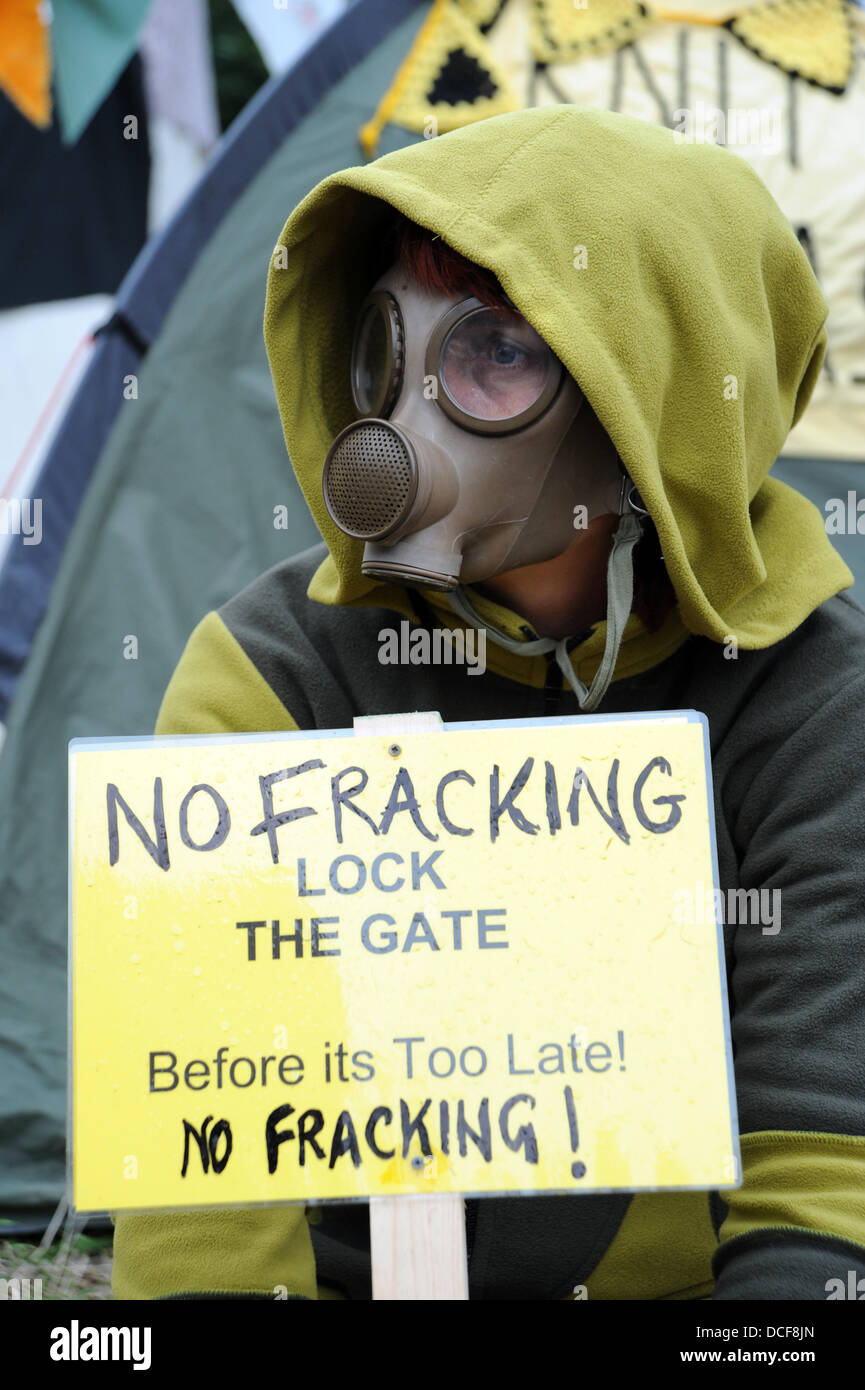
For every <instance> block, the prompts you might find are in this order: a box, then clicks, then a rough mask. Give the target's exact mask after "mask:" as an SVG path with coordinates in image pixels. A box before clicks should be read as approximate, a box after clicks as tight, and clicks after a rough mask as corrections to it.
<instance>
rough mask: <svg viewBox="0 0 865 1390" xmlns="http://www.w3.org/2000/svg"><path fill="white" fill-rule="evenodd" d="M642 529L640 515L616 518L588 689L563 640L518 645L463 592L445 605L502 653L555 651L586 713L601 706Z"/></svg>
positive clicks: (451, 596)
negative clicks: (600, 635)
mask: <svg viewBox="0 0 865 1390" xmlns="http://www.w3.org/2000/svg"><path fill="white" fill-rule="evenodd" d="M642 530H643V520H642V517H641V516H638V515H635V514H633V513H631V514H629V515H627V516H621V517H620V519H619V526H618V530H617V531H616V534H615V535H614V537H613V544H612V546H611V548H610V557H609V559H608V561H607V640H606V644H605V646H604V654H603V657H602V658H601V664H600V666H599V667H598V669H597V671H596V672H595V677H594V680H593V681H592V684H591V685H590V686H586V685H584V684H583V682H582V681H581V680H580V678H579V676H578V675H577V673H576V671H575V670H574V667H573V663H572V661H571V658H570V655H569V653H568V639H567V638H566V637H563V638H561V639H560V640H559V641H558V642H557V641H555V640H554V639H553V638H552V637H539V638H537V639H536V640H535V641H533V642H518V641H516V640H515V639H514V638H512V637H506V636H505V634H504V633H502V632H499V631H497V629H496V628H494V627H491V626H490V625H489V624H488V623H485V622H484V620H483V619H482V618H481V616H480V614H479V613H477V612H476V610H475V609H474V607H473V606H472V604H471V602H470V601H469V597H468V595H467V593H466V591H465V589H463V588H458V589H455V590H453V591H451V592H450V593H449V594H448V602H449V603H450V606H451V608H453V610H454V612H455V613H457V614H458V615H459V617H461V618H462V619H463V620H464V621H465V622H467V623H468V624H469V626H470V627H474V628H477V629H479V630H483V631H485V632H486V633H487V634H488V636H489V639H490V641H491V642H494V643H495V644H496V646H497V647H504V649H505V651H509V652H516V653H517V654H518V655H519V656H543V655H545V654H546V653H547V652H551V651H555V653H556V661H557V663H558V665H559V668H560V670H561V671H562V674H563V675H564V677H565V679H566V681H567V682H568V684H569V685H570V687H571V689H572V690H573V692H574V694H575V695H576V697H577V703H578V705H579V707H580V709H581V710H582V711H583V712H584V713H586V714H590V713H591V711H592V710H594V709H596V708H597V706H598V705H599V704H600V703H601V700H602V699H603V698H604V695H605V694H606V692H607V688H608V686H609V684H610V681H611V680H612V678H613V672H614V670H615V667H616V660H617V658H618V655H619V647H620V646H621V642H622V635H623V633H624V630H625V624H626V623H627V621H628V617H629V615H630V612H631V604H632V602H633V597H634V563H633V551H634V546H635V545H636V544H637V541H638V540H639V539H640V536H641V534H642Z"/></svg>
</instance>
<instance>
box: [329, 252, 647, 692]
mask: <svg viewBox="0 0 865 1390" xmlns="http://www.w3.org/2000/svg"><path fill="white" fill-rule="evenodd" d="M351 389H352V396H353V399H354V404H355V408H356V410H357V414H358V419H357V420H355V421H354V422H352V423H351V424H350V425H348V426H346V428H345V429H343V430H342V431H341V432H340V433H339V434H338V435H337V437H336V439H335V440H334V441H333V444H332V445H331V447H330V449H329V451H328V454H327V457H326V459H325V463H324V471H323V476H322V491H323V495H324V501H325V505H326V506H327V510H328V512H329V513H330V515H331V517H332V518H333V520H334V522H335V523H336V525H337V526H338V527H339V528H340V530H341V531H343V532H345V533H346V534H347V535H349V536H352V537H355V538H357V539H360V540H363V541H365V542H366V544H365V546H364V552H363V560H362V565H361V569H362V572H363V574H365V575H369V576H375V577H377V578H381V579H386V580H391V581H393V582H396V583H403V584H405V583H408V584H416V585H421V586H424V587H427V588H433V589H441V590H446V591H448V592H449V593H450V595H451V598H450V602H451V606H452V607H453V608H454V609H455V611H456V612H458V613H459V614H460V616H461V617H463V618H464V620H465V621H466V622H469V623H470V624H471V625H472V626H475V627H486V630H487V631H488V633H489V635H490V638H491V639H492V640H493V641H497V642H499V645H502V646H510V647H512V648H513V649H514V650H519V651H521V652H522V653H523V654H525V655H531V654H534V651H535V649H537V650H538V651H540V650H543V651H548V650H552V649H553V648H556V649H557V651H558V649H559V648H561V651H562V653H563V654H564V658H565V660H566V662H567V670H566V671H565V674H566V675H568V672H570V674H569V675H568V679H569V680H570V682H571V684H572V685H573V684H574V680H576V677H575V675H574V673H573V668H572V665H571V662H570V659H569V658H568V657H567V652H566V647H565V643H564V641H562V642H559V643H556V642H554V641H553V640H552V639H550V638H543V639H539V640H538V641H537V642H529V643H519V644H518V643H511V642H510V641H509V640H508V639H506V638H504V637H503V635H502V634H497V633H496V632H495V631H494V630H493V629H492V628H489V627H488V626H487V625H485V624H484V623H483V622H482V621H481V619H480V618H479V617H478V615H477V613H476V612H475V611H474V609H473V607H472V605H471V603H470V601H469V599H468V596H467V595H466V594H465V592H464V590H463V586H464V585H466V584H472V583H479V582H481V581H483V580H485V579H492V578H494V577H495V576H496V575H499V574H503V573H505V572H506V571H509V570H514V569H518V568H520V567H522V566H525V565H532V564H538V563H541V562H543V561H545V560H550V559H552V558H553V557H554V556H557V555H560V554H561V553H562V552H563V551H564V550H566V549H567V548H568V546H569V545H571V544H572V543H573V542H574V539H575V528H576V529H577V530H579V529H582V528H585V527H586V526H588V525H589V524H590V523H591V522H592V521H593V520H594V519H595V517H598V516H602V515H605V514H608V513H610V512H612V513H614V514H619V515H620V516H621V517H622V518H623V520H622V522H621V523H620V527H619V531H618V532H617V534H616V538H615V541H614V545H613V550H612V552H611V558H610V564H609V566H608V600H609V601H610V602H612V600H613V599H614V597H615V596H616V594H617V595H618V598H617V604H618V608H619V609H622V607H623V605H624V604H625V603H626V604H627V608H626V610H625V611H624V616H623V617H622V621H621V623H619V624H617V625H616V624H614V626H618V628H619V629H620V628H621V627H623V626H624V621H625V620H626V618H627V613H628V612H629V611H630V603H631V597H632V571H631V564H630V552H631V550H632V548H633V544H634V543H635V541H636V540H637V539H638V538H639V534H640V526H639V520H638V516H633V515H632V516H625V512H626V509H630V510H631V511H632V512H635V513H638V514H642V515H645V510H644V509H643V508H642V506H641V505H638V503H637V502H636V501H635V500H634V490H633V488H632V486H630V480H629V479H628V477H627V474H626V473H625V472H624V470H623V468H622V465H621V463H620V461H619V459H618V457H617V455H616V453H615V450H614V448H613V446H612V443H611V442H610V441H609V439H608V438H607V436H606V435H603V436H602V437H603V443H602V444H599V442H598V437H597V434H596V435H595V437H594V439H593V441H592V435H591V432H590V431H585V430H584V429H583V421H582V420H581V410H582V409H583V407H584V406H585V398H584V396H583V393H582V391H581V390H580V388H579V386H578V385H577V383H576V381H574V379H573V377H571V376H570V375H569V373H568V372H567V371H566V369H565V367H564V365H563V364H562V362H561V361H560V360H559V358H558V357H557V356H556V355H555V353H553V351H552V349H551V348H550V347H549V346H548V344H547V343H546V342H545V341H544V339H543V338H541V337H540V335H539V334H538V333H537V332H535V330H534V329H533V328H532V326H531V325H530V324H529V323H528V322H527V320H526V319H525V318H524V317H523V316H522V315H521V314H520V313H519V312H518V311H517V310H516V308H515V307H513V306H511V307H505V308H498V307H497V308H494V309H490V308H487V307H485V306H484V305H483V304H482V303H481V302H480V301H479V300H477V299H474V298H455V297H452V296H445V295H440V294H431V293H429V292H427V291H425V290H423V289H421V288H420V287H418V286H417V285H416V284H415V283H414V281H413V280H412V279H411V277H410V276H409V275H408V273H407V272H406V271H405V269H404V267H403V266H402V265H400V264H399V263H397V264H396V265H395V266H393V267H391V269H390V270H388V272H387V273H386V274H385V275H383V276H382V277H381V278H380V279H379V280H378V281H377V283H376V285H375V286H374V288H373V290H372V292H371V293H370V294H369V295H368V296H367V299H366V300H365V301H364V303H363V305H362V306H361V309H360V313H359V315H358V320H357V327H356V331H355V336H354V343H353V348H352V361H351ZM586 416H592V417H593V412H591V410H590V409H588V408H586V410H585V414H584V417H583V419H585V417H586ZM595 423H597V422H595ZM601 433H602V432H601ZM626 489H627V494H628V496H627V503H626ZM625 522H629V523H631V524H630V525H629V526H624V523H625ZM623 527H624V529H623ZM625 544H626V548H627V557H626V558H627V565H625V564H624V560H625V556H624V555H620V561H619V563H618V565H617V568H618V570H621V571H622V574H621V579H620V582H618V583H614V584H611V583H610V581H611V580H613V579H614V577H615V576H614V566H613V556H614V555H615V554H616V553H617V548H618V551H619V552H621V549H622V546H623V545H625ZM625 569H626V570H627V573H625ZM625 590H627V593H625V592H624V591H625ZM614 591H615V592H614ZM610 602H608V618H609V616H610V615H609V606H610ZM619 640H620V631H619ZM608 646H609V643H608ZM617 647H618V641H617V642H616V648H617ZM608 656H609V652H608V653H605V660H606V658H607V657H608ZM612 660H613V661H614V660H615V652H613V653H612ZM560 664H562V662H561V661H560ZM602 664H603V663H602ZM562 669H563V670H565V666H564V665H563V666H562ZM599 674H600V673H599ZM611 674H612V671H611V670H610V672H609V675H608V676H607V681H606V683H608V682H609V678H611ZM596 684H597V682H594V683H593V689H594V687H595V686H596ZM577 685H579V687H580V690H582V691H583V692H585V693H588V692H586V687H585V686H583V685H582V683H581V682H577ZM574 688H575V689H576V686H575V687H574ZM604 688H606V686H605V687H604ZM578 697H579V691H578ZM599 698H600V696H598V699H599ZM595 703H597V700H595ZM581 704H582V701H581ZM584 707H586V708H588V707H589V706H587V705H586V706H584Z"/></svg>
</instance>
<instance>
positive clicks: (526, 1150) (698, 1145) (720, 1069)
mask: <svg viewBox="0 0 865 1390" xmlns="http://www.w3.org/2000/svg"><path fill="white" fill-rule="evenodd" d="M715 860H716V856H715V848H714V833H713V808H712V796H711V783H710V773H709V761H708V739H707V731H706V727H705V720H704V719H703V717H702V716H701V715H697V714H694V713H693V712H685V713H676V714H666V715H664V716H655V717H653V716H651V715H646V716H643V715H640V716H635V715H626V716H619V717H618V718H606V717H597V716H593V717H581V718H576V719H573V720H571V719H558V720H556V721H554V722H551V723H543V722H540V723H538V722H534V721H528V720H527V721H519V720H518V721H514V720H509V721H497V722H495V721H494V722H489V723H478V724H451V725H444V726H443V728H442V731H441V732H440V733H423V734H420V733H412V734H400V735H398V736H391V737H388V736H383V735H376V736H352V735H351V732H350V731H348V730H339V731H333V732H330V733H327V732H326V733H322V732H320V731H317V732H316V733H314V734H305V733H301V734H273V735H258V734H256V735H231V736H229V735H226V736H224V737H223V736H204V737H172V738H147V739H144V738H138V739H102V740H98V739H97V740H81V739H76V740H73V742H72V744H71V745H70V919H71V926H72V940H71V952H70V956H71V963H72V964H71V968H72V990H71V996H72V1027H71V1043H72V1047H71V1060H72V1068H71V1070H72V1119H73V1143H72V1154H73V1158H74V1164H73V1169H74V1173H73V1182H72V1199H73V1204H74V1206H75V1207H76V1208H77V1209H78V1210H83V1211H86V1210H95V1209H104V1208H111V1209H133V1210H135V1209H139V1210H143V1209H149V1208H158V1207H172V1206H178V1207H179V1206H189V1207H195V1206H215V1205H238V1204H243V1203H247V1202H278V1201H291V1200H295V1201H301V1200H310V1199H324V1200H327V1199H331V1198H343V1197H352V1196H355V1197H357V1196H365V1195H371V1194H385V1195H395V1194H399V1193H411V1192H427V1193H429V1192H466V1193H484V1192H499V1193H501V1192H513V1193H518V1192H528V1191H531V1192H578V1191H597V1190H599V1189H604V1190H608V1189H626V1190H644V1189H655V1188H664V1187H705V1188H719V1187H729V1186H733V1185H735V1184H736V1182H737V1181H738V1175H739V1157H738V1138H737V1132H736V1119H735V1096H734V1090H733V1084H732V1073H731V1061H730V1042H729V1024H728V1017H727V1006H726V987H725V975H724V963H723V954H722V946H721V935H720V927H719V926H718V923H717V922H716V921H715V920H714V918H713V917H712V918H710V919H709V920H708V921H704V922H703V923H702V924H701V925H694V917H693V915H691V916H687V915H686V914H682V913H681V912H677V910H676V904H677V902H679V901H680V899H681V894H682V892H683V891H687V890H688V889H689V888H693V887H694V885H696V884H700V885H715V887H717V867H716V862H715ZM698 920H699V919H698Z"/></svg>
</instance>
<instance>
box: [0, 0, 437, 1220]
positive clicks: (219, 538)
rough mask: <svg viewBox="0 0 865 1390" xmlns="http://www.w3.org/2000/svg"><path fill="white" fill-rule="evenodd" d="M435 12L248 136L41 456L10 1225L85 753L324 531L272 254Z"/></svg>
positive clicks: (28, 554)
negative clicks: (74, 781)
mask: <svg viewBox="0 0 865 1390" xmlns="http://www.w3.org/2000/svg"><path fill="white" fill-rule="evenodd" d="M422 20H423V9H422V8H418V7H417V6H416V5H415V4H414V3H413V0H360V3H359V4H357V5H355V6H354V7H353V8H352V9H351V10H349V11H348V12H347V13H345V14H344V15H343V16H342V17H341V18H340V19H339V20H338V21H337V23H336V24H335V25H334V26H333V27H332V28H331V29H329V30H328V31H327V32H326V33H325V34H324V35H323V36H322V37H321V39H320V40H319V41H318V42H317V43H316V44H315V45H314V46H313V47H312V49H310V50H308V51H307V53H306V54H305V55H304V57H303V58H302V59H301V61H300V63H299V64H298V65H297V66H296V67H295V68H294V69H293V70H292V71H290V72H289V73H287V74H286V75H285V76H284V77H282V78H280V79H274V80H273V81H272V82H271V83H269V84H268V85H267V86H266V87H264V88H263V89H262V90H261V91H260V92H259V93H258V94H257V96H256V97H255V99H254V100H253V101H252V102H251V103H250V105H249V106H248V107H247V109H246V110H245V111H244V113H243V115H242V116H241V117H240V118H239V120H238V121H236V122H235V123H234V125H233V126H232V127H231V130H230V131H229V132H228V134H227V136H226V138H225V140H224V141H223V142H222V144H221V145H220V146H219V147H218V149H217V152H216V154H215V156H214V158H213V160H212V162H211V163H210V165H209V166H208V167H207V169H206V170H205V173H204V176H203V178H202V180H201V183H200V184H199V185H198V187H197V188H196V190H195V191H194V193H193V194H192V195H191V196H190V198H189V199H188V201H187V202H186V204H185V205H184V206H183V207H182V208H181V209H180V211H179V212H178V214H177V215H176V216H175V218H174V220H173V222H172V223H171V224H170V225H169V226H168V227H167V228H166V230H165V231H164V233H163V234H162V235H161V236H160V237H159V238H158V239H157V240H156V241H155V242H152V243H149V244H148V246H147V247H146V248H145V250H144V251H143V252H142V254H141V256H140V257H139V259H138V261H137V262H136V263H135V265H134V266H133V268H132V270H131V272H130V273H129V275H128V276H127V279H126V281H125V282H124V284H123V286H122V287H121V290H120V292H119V293H118V296H117V301H116V306H115V311H114V313H113V315H112V317H111V320H110V321H109V322H108V323H107V324H106V325H105V326H104V327H103V329H102V330H101V332H100V334H99V345H98V347H97V349H96V351H95V352H94V353H93V355H92V357H91V360H90V363H89V366H88V370H87V373H86V375H85V377H84V379H83V381H82V383H81V385H80V387H79V390H78V393H77V395H76V397H75V399H74V401H73V403H72V406H71V407H70V410H69V413H68V415H67V417H66V419H65V421H64V424H63V426H62V428H61V430H60V432H59V435H58V437H57V439H56V441H55V443H54V446H53V447H52V449H51V451H50V453H49V454H48V456H47V458H46V460H45V464H44V467H43V472H42V475H41V478H40V480H39V483H38V491H39V495H40V496H41V497H42V498H43V499H44V505H43V513H42V526H43V535H42V542H41V544H40V545H38V546H34V545H30V546H28V545H24V544H23V543H19V544H13V545H12V546H11V547H10V550H9V552H8V556H7V560H6V563H5V566H4V569H3V572H2V574H0V605H2V608H0V700H2V703H3V708H4V709H6V708H9V704H10V701H11V696H12V694H13V691H14V694H15V699H14V703H12V704H11V708H9V713H8V723H7V732H6V740H5V743H4V746H3V750H2V756H0V950H2V952H3V957H4V968H3V969H2V971H0V1053H2V1057H3V1082H2V1086H0V1212H2V1213H3V1214H4V1215H8V1216H14V1217H15V1218H16V1219H18V1220H20V1221H23V1220H24V1219H26V1218H29V1217H32V1218H33V1219H37V1218H38V1217H40V1216H42V1215H44V1214H45V1213H46V1212H47V1211H48V1210H49V1209H50V1208H53V1207H54V1206H55V1204H56V1202H57V1199H58V1195H59V1193H60V1190H61V1188H62V1184H63V1177H64V1167H65V1116H66V906H65V904H66V755H67V744H68V741H69V739H70V738H74V737H77V736H79V735H84V734H88V735H92V734H97V733H99V734H112V733H124V734H130V733H150V732H152V729H153V724H154V721H155V717H156V712H157V708H158V704H159V700H160V697H161V693H162V691H163V690H164V688H165V685H166V683H167V681H168V678H169V676H170V674H171V671H172V669H173V667H174V665H175V664H176V662H177V660H178V658H179V656H180V653H181V651H182V649H183V646H184V643H185V641H186V638H187V637H188V635H189V633H190V631H191V630H192V628H193V627H194V626H195V624H196V623H197V622H198V620H199V618H201V617H202V615H203V614H204V613H205V612H206V611H207V610H208V609H211V608H214V607H217V606H219V604H221V603H223V602H224V601H225V600H226V599H227V598H229V597H230V596H231V595H232V594H233V593H235V592H237V590H238V589H240V588H242V587H243V586H244V585H245V584H247V583H248V582H249V581H251V580H252V579H253V578H254V577H255V576H256V575H257V574H259V573H260V572H261V571H262V570H263V569H265V568H267V567H268V566H269V565H271V564H275V563H276V562H277V561H278V560H280V559H281V558H284V557H285V556H286V555H288V554H292V553H295V552H296V551H298V550H301V549H303V548H304V547H306V546H308V545H311V544H313V543H315V541H316V540H317V539H318V535H317V532H316V530H315V527H314V524H313V522H312V520H311V518H310V516H309V513H308V511H307V508H306V504H305V502H304V501H303V499H302V497H301V495H300V492H299V489H298V488H297V485H296V483H295V481H294V478H293V475H292V472H291V468H290V465H289V463H288V461H287V459H286V455H285V444H284V442H283V439H282V432H281V427H280V423H279V416H278V413H277V411H276V408H275V403H274V399H273V388H272V384H271V380H270V373H269V370H268V366H267V360H266V356H265V351H264V342H263V338H262V332H261V323H262V316H263V310H264V288H265V280H266V274H267V266H268V258H269V256H270V254H271V251H272V249H273V246H274V244H275V241H276V238H277V236H278V234H279V232H280V230H281V227H282V224H283V222H284V220H285V218H286V217H287V215H288V213H289V211H290V210H291V208H292V207H293V206H294V205H295V203H297V202H298V201H299V200H300V199H301V197H303V196H304V194H305V193H307V192H308V190H309V188H310V187H311V186H312V185H313V184H315V183H316V182H318V180H320V179H322V178H324V177H325V176H326V175H327V174H329V173H330V172H332V171H333V170H334V169H337V168H340V167H342V166H344V165H347V164H352V163H357V162H359V160H360V158H361V154H360V150H359V146H358V136H357V132H358V129H359V127H360V126H361V125H362V124H363V122H364V121H365V120H366V119H367V118H368V117H369V114H370V110H371V109H372V108H373V107H374V104H375V101H376V100H377V98H378V96H379V94H380V93H381V91H382V90H383V89H384V87H385V86H386V84H387V81H388V80H389V77H390V75H391V73H392V72H393V70H394V68H395V67H396V66H397V65H398V63H399V60H400V58H401V56H402V54H403V53H404V52H405V50H406V48H407V47H408V45H409V44H410V43H411V41H412V39H413V37H414V34H415V32H416V30H417V28H418V26H419V25H420V23H421V22H422ZM393 138H394V143H395V144H401V143H405V142H406V140H407V139H409V140H410V139H413V138H415V137H413V136H411V135H407V134H406V133H405V132H394V134H393ZM283 509H284V510H283ZM286 517H287V524H285V525H283V522H284V521H285V518H286ZM275 521H276V522H277V525H275V524H274V523H275ZM15 539H16V540H17V539H18V538H15ZM19 676H20V680H19ZM119 1041H120V1040H118V1042H119Z"/></svg>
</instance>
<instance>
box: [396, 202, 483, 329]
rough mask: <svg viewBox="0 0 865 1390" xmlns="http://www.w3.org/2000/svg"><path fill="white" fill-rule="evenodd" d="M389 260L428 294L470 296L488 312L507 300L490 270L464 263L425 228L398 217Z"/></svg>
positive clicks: (465, 261)
mask: <svg viewBox="0 0 865 1390" xmlns="http://www.w3.org/2000/svg"><path fill="white" fill-rule="evenodd" d="M392 249H393V258H394V260H401V261H403V262H404V264H405V266H406V269H407V270H408V272H409V274H410V275H411V277H412V279H413V280H414V281H415V282H416V283H417V284H418V285H419V286H420V288H421V289H423V290H426V291H427V292H428V293H429V294H446V295H458V294H463V295H465V296H466V298H468V297H469V296H471V295H473V296H474V298H475V299H479V300H480V301H481V303H482V304H486V305H487V306H488V308H490V309H504V308H509V307H511V306H510V301H509V300H508V297H507V295H506V294H505V292H504V290H503V289H502V287H501V285H500V284H499V282H498V280H497V279H496V277H495V275H494V274H493V273H492V271H491V270H486V269H485V268H484V267H483V266H482V265H476V264H475V262H474V261H470V260H467V259H466V257H465V256H461V255H460V253H459V251H455V250H454V249H453V247H452V246H448V244H447V242H446V241H442V239H441V237H440V236H436V235H435V234H434V233H433V232H431V231H429V230H428V229H427V228H426V227H419V226H418V225H417V223H416V222H410V221H409V219H408V218H407V217H399V218H398V220H397V222H396V225H395V227H394V229H393V242H392Z"/></svg>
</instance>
